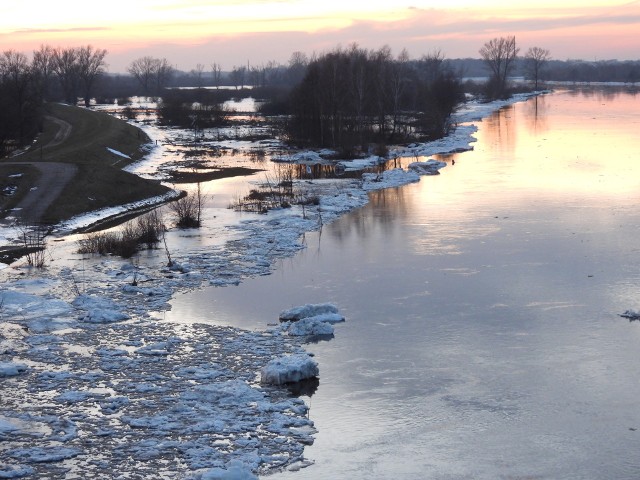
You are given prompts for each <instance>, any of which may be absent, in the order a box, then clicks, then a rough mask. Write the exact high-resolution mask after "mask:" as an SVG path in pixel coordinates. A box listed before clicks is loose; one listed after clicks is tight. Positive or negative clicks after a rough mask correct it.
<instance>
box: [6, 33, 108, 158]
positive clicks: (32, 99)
mask: <svg viewBox="0 0 640 480" xmlns="http://www.w3.org/2000/svg"><path fill="white" fill-rule="evenodd" d="M106 55H107V51H106V50H102V49H95V48H93V47H92V46H90V45H89V46H86V47H78V48H53V47H50V46H47V45H43V46H41V47H40V50H37V51H35V52H33V57H32V59H31V61H30V60H29V59H28V58H27V56H26V55H25V54H24V53H21V52H17V51H14V50H7V51H5V52H3V53H2V54H1V55H0V150H1V151H0V154H3V155H4V154H6V153H7V152H8V151H10V150H13V149H14V148H17V147H20V146H22V145H25V144H26V143H28V142H29V141H31V139H33V138H34V137H35V135H36V134H37V132H38V131H39V130H40V129H41V120H42V119H41V106H42V103H43V102H44V101H48V100H64V101H66V102H69V103H72V104H75V103H76V102H77V101H78V97H79V96H82V97H83V99H84V102H85V104H86V105H89V102H90V100H91V97H92V95H93V89H94V86H95V81H96V79H97V77H98V76H99V75H101V74H102V73H103V72H104V68H105V66H106V64H105V61H104V58H105V56H106Z"/></svg>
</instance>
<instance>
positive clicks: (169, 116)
mask: <svg viewBox="0 0 640 480" xmlns="http://www.w3.org/2000/svg"><path fill="white" fill-rule="evenodd" d="M217 97H218V93H217V91H210V90H206V89H203V88H202V89H197V90H167V91H166V92H165V93H164V95H163V96H162V102H161V103H160V110H159V114H160V121H161V122H162V123H163V124H165V125H171V126H175V127H182V128H189V129H193V130H194V131H198V130H201V129H203V128H211V127H220V126H223V125H226V124H227V123H228V115H229V112H228V111H227V110H226V109H225V108H224V106H223V105H222V103H220V101H219V100H218V98H217Z"/></svg>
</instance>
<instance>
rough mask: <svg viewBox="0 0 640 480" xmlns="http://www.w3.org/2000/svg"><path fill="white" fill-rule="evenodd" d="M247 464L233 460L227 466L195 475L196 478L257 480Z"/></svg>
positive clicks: (206, 479) (207, 479)
mask: <svg viewBox="0 0 640 480" xmlns="http://www.w3.org/2000/svg"><path fill="white" fill-rule="evenodd" d="M257 478H258V477H256V476H255V475H254V474H253V473H252V472H251V470H250V469H249V468H247V466H246V465H244V464H243V463H242V462H239V461H237V460H232V461H231V462H229V463H228V465H227V466H226V467H225V468H212V469H210V470H208V471H206V472H204V473H201V474H199V475H197V476H195V477H194V479H196V480H257Z"/></svg>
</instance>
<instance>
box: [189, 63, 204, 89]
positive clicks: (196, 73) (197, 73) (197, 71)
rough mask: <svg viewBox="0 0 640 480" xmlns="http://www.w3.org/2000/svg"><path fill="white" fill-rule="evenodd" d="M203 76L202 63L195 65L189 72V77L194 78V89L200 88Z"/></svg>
mask: <svg viewBox="0 0 640 480" xmlns="http://www.w3.org/2000/svg"><path fill="white" fill-rule="evenodd" d="M203 74H204V65H203V64H202V63H198V64H196V68H194V69H193V70H191V76H192V77H193V78H194V80H195V82H196V87H198V88H201V87H202V85H203V83H202V76H203Z"/></svg>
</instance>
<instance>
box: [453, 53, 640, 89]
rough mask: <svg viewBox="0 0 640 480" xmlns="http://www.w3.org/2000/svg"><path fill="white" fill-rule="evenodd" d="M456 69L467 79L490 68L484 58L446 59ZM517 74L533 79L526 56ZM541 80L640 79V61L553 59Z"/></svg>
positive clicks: (517, 65) (483, 74)
mask: <svg viewBox="0 0 640 480" xmlns="http://www.w3.org/2000/svg"><path fill="white" fill-rule="evenodd" d="M445 62H446V63H447V64H449V65H450V66H451V67H452V68H453V70H455V71H457V72H460V74H461V76H462V77H463V80H466V79H474V78H475V79H477V78H482V77H488V76H489V74H490V70H489V68H488V67H487V64H486V63H485V62H484V60H482V59H478V58H457V59H447V60H445ZM512 75H513V76H514V77H523V78H524V79H526V80H533V75H532V73H531V71H530V69H529V68H528V65H527V59H526V58H525V57H524V56H522V57H518V58H517V59H516V61H515V66H514V69H513V72H512ZM540 80H542V81H556V82H623V83H638V82H640V61H638V60H599V61H588V60H579V59H578V60H576V59H570V60H553V59H549V60H548V62H547V63H546V65H545V66H544V68H543V69H542V71H541V72H540Z"/></svg>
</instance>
